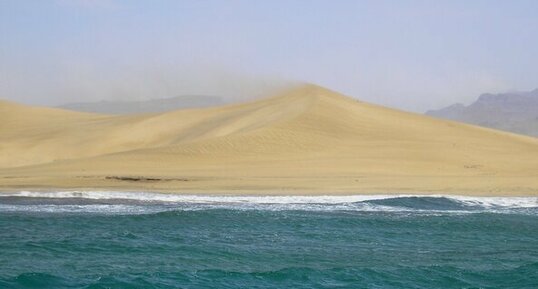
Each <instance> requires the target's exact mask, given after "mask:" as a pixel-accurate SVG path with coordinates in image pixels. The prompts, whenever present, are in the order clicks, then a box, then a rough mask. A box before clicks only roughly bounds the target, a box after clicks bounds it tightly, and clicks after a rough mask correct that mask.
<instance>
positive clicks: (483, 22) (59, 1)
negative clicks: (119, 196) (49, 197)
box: [0, 0, 538, 112]
mask: <svg viewBox="0 0 538 289" xmlns="http://www.w3.org/2000/svg"><path fill="white" fill-rule="evenodd" d="M537 12H538V1H534V0H530V1H518V0H505V1H494V0H487V1H479V0H464V1H458V0H452V1H441V0H439V1H410V0H409V1H406V0H399V1H397V0H393V1H382V0H381V1H380V0H376V1H366V0H365V1H360V0H356V1H345V0H325V1H316V0H271V1H269V0H267V1H251V0H245V1H234V0H228V1H224V0H222V1H204V0H198V1H195V0H192V1H179V0H178V1H174V0H171V1H164V0H155V1H149V0H148V1H136V0H132V1H120V0H94V1H92V0H54V1H52V0H51V1H46V0H34V1H30V0H28V1H25V0H0V98H1V99H8V100H12V101H18V102H21V103H26V104H36V105H59V104H63V103H68V102H79V101H98V100H104V99H106V100H142V99H151V98H163V97H172V96H177V95H181V94H211V95H219V96H223V97H226V98H231V99H244V98H249V97H255V96H258V95H261V94H262V92H265V91H270V90H271V89H274V88H275V87H276V88H278V87H280V86H285V85H289V84H290V83H298V82H309V83H315V84H318V85H321V86H324V87H327V88H329V89H332V90H335V91H338V92H341V93H344V94H346V95H349V96H352V97H355V98H357V99H361V100H363V101H368V102H372V103H377V104H381V105H386V106H390V107H394V108H400V109H404V110H408V111H414V112H424V111H426V110H428V109H436V108H440V107H443V106H447V105H450V104H453V103H457V102H460V103H464V104H468V103H471V102H472V101H473V100H475V99H476V98H477V97H478V95H480V94H482V93H486V92H492V93H496V92H506V91H514V90H532V89H534V88H537V87H538V53H537V52H538V17H537Z"/></svg>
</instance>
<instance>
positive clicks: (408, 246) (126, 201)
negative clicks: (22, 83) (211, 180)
mask: <svg viewBox="0 0 538 289" xmlns="http://www.w3.org/2000/svg"><path fill="white" fill-rule="evenodd" d="M0 288H538V200H537V198H464V197H451V198H448V197H440V196H435V197H409V196H407V197H406V196H399V197H388V196H370V197H358V196H355V197H351V196H349V197H201V196H168V195H160V194H148V193H139V194H136V193H131V194H129V193H113V192H103V193H99V192H93V193H92V192H84V193H76V192H57V193H47V194H38V193H31V192H21V193H0Z"/></svg>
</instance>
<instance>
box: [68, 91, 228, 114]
mask: <svg viewBox="0 0 538 289" xmlns="http://www.w3.org/2000/svg"><path fill="white" fill-rule="evenodd" d="M223 103H224V101H223V100H222V99H221V98H219V97H216V96H208V95H182V96H177V97H172V98H163V99H152V100H144V101H99V102H81V103H68V104H64V105H61V106H58V107H59V108H64V109H69V110H75V111H83V112H96V113H106V114H129V113H149V112H165V111H171V110H177V109H181V108H195V107H208V106H218V105H221V104H223Z"/></svg>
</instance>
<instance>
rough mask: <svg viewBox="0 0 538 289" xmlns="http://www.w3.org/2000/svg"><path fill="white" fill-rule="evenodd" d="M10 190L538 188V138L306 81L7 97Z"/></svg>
mask: <svg viewBox="0 0 538 289" xmlns="http://www.w3.org/2000/svg"><path fill="white" fill-rule="evenodd" d="M0 122H1V126H0V189H47V188H49V189H51V188H61V189H113V190H155V191H170V192H180V193H181V192H184V193H231V194H237V193H249V194H254V193H263V194H332V193H335V194H336V193H340V194H349V193H456V194H475V195H538V139H536V138H531V137H524V136H519V135H515V134H510V133H505V132H500V131H495V130H490V129H484V128H479V127H475V126H470V125H465V124H460V123H456V122H451V121H443V120H436V119H433V118H430V117H427V116H422V115H418V114H412V113H406V112H402V111H398V110H393V109H388V108H384V107H380V106H376V105H371V104H367V103H363V102H359V101H356V100H354V99H351V98H348V97H345V96H342V95H340V94H337V93H335V92H332V91H329V90H326V89H324V88H321V87H318V86H314V85H306V86H303V87H299V88H295V89H292V90H290V91H287V92H284V93H282V94H280V95H277V96H275V97H272V98H268V99H263V100H259V101H256V102H251V103H245V104H239V105H231V106H224V107H219V108H208V109H196V110H180V111H173V112H168V113H162V114H143V115H127V116H108V115H98V114H86V113H76V112H70V111H64V110H58V109H48V108H34V107H25V106H20V105H16V104H12V103H4V102H1V103H0Z"/></svg>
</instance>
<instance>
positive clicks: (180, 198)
mask: <svg viewBox="0 0 538 289" xmlns="http://www.w3.org/2000/svg"><path fill="white" fill-rule="evenodd" d="M1 196H11V197H27V198H81V199H92V200H112V199H117V200H136V201H158V202H178V203H198V204H200V203H253V204H313V203H315V204H343V203H354V202H363V201H370V200H381V199H391V198H398V197H405V196H409V195H347V196H329V195H324V196H235V195H230V196H228V195H226V196H224V195H189V194H166V193H148V192H114V191H58V192H32V191H20V192H0V197H1Z"/></svg>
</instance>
